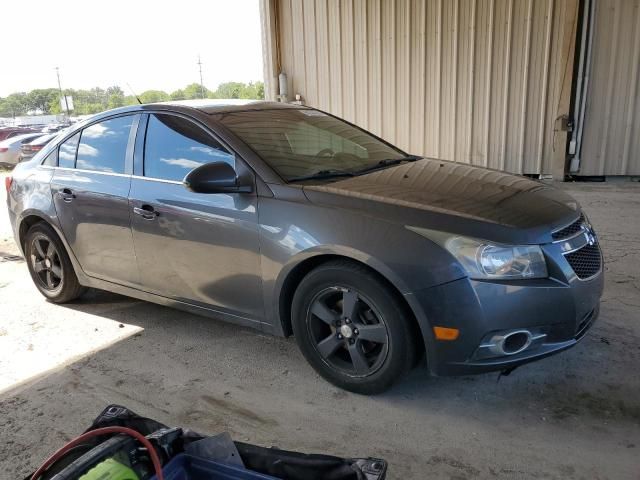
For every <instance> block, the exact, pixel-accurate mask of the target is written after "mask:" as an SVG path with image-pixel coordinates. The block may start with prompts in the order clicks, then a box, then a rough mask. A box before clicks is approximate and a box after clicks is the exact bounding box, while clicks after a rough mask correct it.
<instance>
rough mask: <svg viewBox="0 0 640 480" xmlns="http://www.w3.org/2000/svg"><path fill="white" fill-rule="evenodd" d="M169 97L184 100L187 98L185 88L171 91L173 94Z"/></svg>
mask: <svg viewBox="0 0 640 480" xmlns="http://www.w3.org/2000/svg"><path fill="white" fill-rule="evenodd" d="M169 97H171V100H184V99H185V98H187V97H185V95H184V90H182V89H180V90H176V91H174V92H171V95H169Z"/></svg>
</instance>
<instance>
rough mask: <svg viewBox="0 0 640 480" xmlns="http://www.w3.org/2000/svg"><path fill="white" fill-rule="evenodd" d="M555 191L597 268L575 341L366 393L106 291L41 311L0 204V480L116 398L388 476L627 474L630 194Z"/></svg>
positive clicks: (636, 408)
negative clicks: (596, 308) (588, 223)
mask: <svg viewBox="0 0 640 480" xmlns="http://www.w3.org/2000/svg"><path fill="white" fill-rule="evenodd" d="M561 188H565V189H567V190H568V191H569V192H570V193H572V194H573V195H574V196H575V197H576V198H577V199H578V200H579V201H580V202H581V203H582V204H583V206H584V207H585V208H586V211H587V212H588V214H589V216H590V219H591V220H592V222H593V223H594V225H595V226H596V229H597V231H598V233H599V236H600V239H601V243H602V246H603V249H604V252H605V257H606V276H607V285H606V292H605V296H604V299H603V303H602V312H601V316H600V319H599V320H598V322H597V323H596V325H595V326H594V327H593V329H592V330H591V331H590V333H589V334H588V335H587V336H586V338H585V339H584V341H583V342H581V343H580V344H579V345H578V346H577V347H575V348H573V349H571V350H569V351H567V352H565V353H563V354H561V355H557V356H554V357H551V358H549V359H546V360H543V361H541V362H538V363H534V364H531V365H528V366H524V367H522V368H520V369H518V370H517V371H515V372H514V373H513V374H512V375H511V376H509V377H503V378H501V379H500V381H499V382H498V381H497V378H498V377H497V375H496V374H487V375H482V376H468V377H457V378H429V377H428V376H427V374H426V372H424V371H422V370H418V371H415V372H414V373H412V374H411V376H410V377H409V378H408V379H407V380H405V381H404V382H403V383H401V384H400V385H398V386H397V387H396V388H394V389H393V390H392V391H390V392H388V393H386V394H384V395H379V396H375V397H363V396H359V395H354V394H350V393H347V392H344V391H341V390H339V389H337V388H334V387H332V386H331V385H329V384H327V383H326V382H325V381H323V380H322V379H320V378H319V377H318V376H317V375H316V374H315V373H314V372H313V370H312V369H311V368H310V367H309V366H308V365H307V363H306V362H305V361H304V359H303V358H302V356H301V354H300V353H299V352H298V350H297V348H296V345H295V342H294V340H293V339H282V338H273V337H268V336H265V335H263V334H261V333H259V332H255V331H252V330H248V329H243V328H238V327H235V326H230V325H227V324H224V323H222V322H217V321H215V320H209V319H205V318H201V317H197V316H194V315H189V314H185V313H182V312H179V311H175V310H171V309H169V308H165V307H161V306H157V305H153V304H149V303H144V302H140V301H137V300H132V299H128V298H125V297H122V296H118V295H114V294H110V293H105V292H95V291H94V292H91V293H90V294H88V295H87V296H86V297H85V298H83V299H82V300H81V301H79V302H77V303H73V304H71V305H67V306H56V305H52V304H50V303H47V302H46V301H44V299H43V298H42V297H41V296H40V295H39V294H38V293H37V291H36V289H35V288H34V287H33V286H32V284H31V281H30V278H29V275H28V273H27V268H26V265H25V264H24V262H23V261H20V260H18V261H15V260H11V259H10V258H9V259H7V260H3V257H4V256H6V255H7V254H11V253H15V252H16V249H15V246H14V245H13V240H12V238H11V234H10V232H9V227H8V224H7V223H8V222H7V216H6V212H5V206H4V203H5V202H4V198H3V197H0V203H1V204H0V377H1V378H2V379H4V381H5V383H6V385H5V388H4V391H2V390H3V389H2V387H0V478H2V479H17V478H18V479H19V478H22V477H24V475H26V474H27V473H28V472H29V471H31V470H32V469H34V468H35V467H36V466H37V465H38V464H39V462H41V461H42V460H43V459H44V458H45V456H47V454H49V453H50V452H51V451H53V450H54V449H56V448H58V447H59V446H61V445H62V444H63V443H64V442H65V441H66V440H68V439H70V438H72V437H73V436H75V435H76V434H79V433H80V432H82V431H83V430H84V429H85V428H86V427H87V426H88V425H89V423H90V422H91V420H92V419H93V418H94V417H95V416H96V415H97V414H98V413H99V412H100V411H101V409H102V408H103V407H104V406H105V405H107V404H108V403H120V404H123V405H126V406H128V407H130V408H132V409H133V410H135V411H137V412H139V413H141V414H144V415H146V416H150V417H153V418H156V419H158V420H160V421H163V422H165V423H167V424H170V425H179V426H188V427H191V428H193V429H196V430H199V431H202V432H205V433H217V432H221V431H228V432H230V433H231V435H232V436H233V437H234V438H235V439H238V440H243V441H249V442H254V443H257V444H262V445H277V446H280V447H283V448H289V449H296V450H300V451H305V452H325V453H333V454H338V455H341V456H378V457H382V458H385V459H387V460H388V461H389V463H390V470H389V476H388V478H390V479H458V480H460V479H476V478H518V479H540V478H542V479H555V478H557V479H616V480H618V479H636V480H637V479H638V478H640V373H639V372H640V244H639V241H640V221H639V219H638V215H639V212H640V184H638V183H632V182H609V183H606V184H567V185H562V186H561ZM1 190H2V194H3V195H4V188H2V189H1ZM120 325H122V327H120ZM79 332H80V333H79ZM2 342H4V343H2ZM3 345H4V347H2V346H3ZM83 352H84V353H83ZM25 362H26V363H28V364H34V365H37V368H36V369H35V370H34V369H33V368H32V369H30V368H24V363H25Z"/></svg>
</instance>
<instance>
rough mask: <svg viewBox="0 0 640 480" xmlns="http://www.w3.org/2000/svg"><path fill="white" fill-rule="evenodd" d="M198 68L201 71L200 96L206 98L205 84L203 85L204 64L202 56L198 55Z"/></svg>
mask: <svg viewBox="0 0 640 480" xmlns="http://www.w3.org/2000/svg"><path fill="white" fill-rule="evenodd" d="M198 68H199V69H200V95H201V97H202V98H204V83H202V62H201V61H200V55H198Z"/></svg>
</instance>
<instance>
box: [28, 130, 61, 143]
mask: <svg viewBox="0 0 640 480" xmlns="http://www.w3.org/2000/svg"><path fill="white" fill-rule="evenodd" d="M58 133H59V132H54V133H45V134H43V135H42V136H40V137H37V138H35V139H34V140H32V141H30V142H29V145H42V144H43V143H48V142H50V141H51V140H52V139H54V138H56V137H57V136H58Z"/></svg>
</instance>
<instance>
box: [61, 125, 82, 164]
mask: <svg viewBox="0 0 640 480" xmlns="http://www.w3.org/2000/svg"><path fill="white" fill-rule="evenodd" d="M78 140H80V132H78V133H76V134H75V135H74V136H73V137H69V138H68V139H67V140H65V141H64V143H63V144H62V145H60V151H59V152H58V166H59V167H65V168H73V167H74V165H75V163H76V152H77V151H78Z"/></svg>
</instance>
